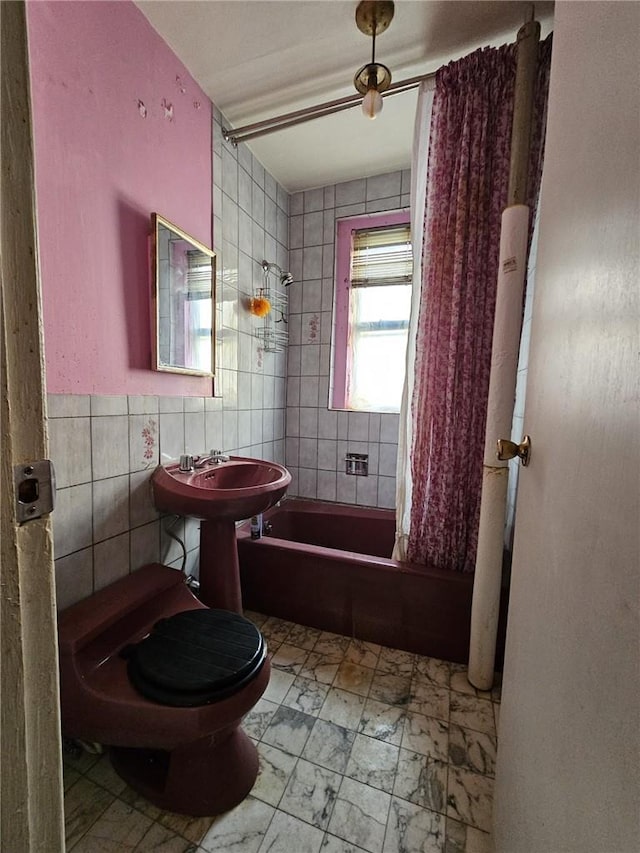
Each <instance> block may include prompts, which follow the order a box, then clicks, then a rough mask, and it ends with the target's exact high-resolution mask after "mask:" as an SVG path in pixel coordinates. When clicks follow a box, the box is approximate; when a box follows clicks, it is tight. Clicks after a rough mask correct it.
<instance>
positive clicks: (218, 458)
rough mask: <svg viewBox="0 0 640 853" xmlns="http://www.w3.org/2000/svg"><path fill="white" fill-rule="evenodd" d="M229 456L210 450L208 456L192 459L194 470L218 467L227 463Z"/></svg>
mask: <svg viewBox="0 0 640 853" xmlns="http://www.w3.org/2000/svg"><path fill="white" fill-rule="evenodd" d="M228 461H229V456H227V455H225V454H224V453H222V451H220V450H210V451H209V455H208V456H197V457H195V459H194V462H193V467H194V468H204V466H205V465H218V464H219V463H220V462H228Z"/></svg>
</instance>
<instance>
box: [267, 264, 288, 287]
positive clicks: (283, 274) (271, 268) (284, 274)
mask: <svg viewBox="0 0 640 853" xmlns="http://www.w3.org/2000/svg"><path fill="white" fill-rule="evenodd" d="M262 269H263V270H264V274H265V276H266V275H267V274H268V273H270V272H275V273H277V274H278V276H279V277H280V284H282V285H283V286H284V287H289V285H290V284H292V283H293V276H292V275H291V273H290V272H288V271H287V270H283V269H282V267H279V266H278V264H273V263H269V261H263V262H262Z"/></svg>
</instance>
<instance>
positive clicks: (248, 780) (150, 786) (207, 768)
mask: <svg viewBox="0 0 640 853" xmlns="http://www.w3.org/2000/svg"><path fill="white" fill-rule="evenodd" d="M217 737H219V733H218V736H217ZM217 737H216V742H215V743H212V738H211V737H206V738H202V739H201V740H197V741H195V742H193V743H190V744H187V745H186V746H181V747H178V748H177V749H174V750H172V751H171V752H166V751H164V750H159V749H137V748H132V747H122V746H113V747H110V748H109V757H110V759H111V763H112V765H113V768H114V770H115V771H116V773H117V774H118V775H119V776H120V777H121V778H122V779H124V781H125V782H127V784H129V785H130V786H131V787H132V788H133V789H134V790H135V791H137V792H138V793H140V794H142V796H143V797H144V798H145V799H147V800H149V802H150V803H153V805H155V806H158V808H160V809H162V810H163V811H170V812H177V813H178V814H186V815H193V816H194V817H201V816H207V817H212V816H213V815H218V814H221V813H222V812H226V811H228V810H229V809H232V808H233V807H234V806H237V805H238V804H239V803H241V802H242V800H244V798H245V797H246V796H247V794H248V793H249V792H250V791H251V789H252V788H253V785H254V782H255V780H256V776H257V775H258V751H257V749H256V747H255V746H254V744H253V743H252V742H251V740H250V739H249V738H248V737H247V735H246V734H245V733H244V732H243V731H242V729H240V728H235V729H234V730H233V731H231V732H230V733H229V735H228V737H225V738H223V739H222V740H221V741H218V740H217Z"/></svg>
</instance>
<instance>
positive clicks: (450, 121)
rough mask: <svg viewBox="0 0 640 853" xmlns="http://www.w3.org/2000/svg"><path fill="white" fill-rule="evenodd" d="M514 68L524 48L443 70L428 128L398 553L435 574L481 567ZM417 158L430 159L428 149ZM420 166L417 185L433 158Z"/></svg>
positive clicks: (543, 81)
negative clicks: (480, 523)
mask: <svg viewBox="0 0 640 853" xmlns="http://www.w3.org/2000/svg"><path fill="white" fill-rule="evenodd" d="M550 52H551V38H550V37H549V38H548V39H547V40H546V41H545V42H543V43H542V44H541V45H540V52H539V71H538V80H537V84H536V94H535V110H534V123H533V124H534V126H533V129H532V146H531V158H530V171H529V192H528V196H529V198H528V201H527V203H528V204H529V207H530V209H531V213H532V217H531V219H532V221H533V214H534V212H535V205H536V202H537V196H538V190H539V185H540V175H541V164H542V146H543V138H544V124H545V121H544V119H545V114H546V92H547V88H548V72H549V65H550ZM515 68H516V46H515V45H506V46H504V47H501V48H484V49H482V50H478V51H475V52H474V53H472V54H471V55H470V56H467V57H465V58H464V59H461V60H459V61H457V62H452V63H450V64H449V65H447V66H445V67H443V68H441V69H440V70H439V71H438V72H437V75H436V85H435V93H434V96H433V107H432V110H431V121H430V123H429V124H427V123H426V122H425V123H423V124H422V126H421V135H422V136H424V137H428V138H429V143H428V153H427V155H426V166H427V185H426V198H425V205H424V217H423V220H422V222H421V223H419V224H418V226H417V228H416V227H415V226H414V230H413V234H414V237H415V235H416V234H418V233H419V234H421V235H423V246H422V253H421V256H420V264H419V265H418V271H417V276H418V278H417V281H416V279H415V278H414V288H415V289H416V290H417V291H418V292H417V293H414V299H415V302H414V305H416V307H417V311H416V312H415V314H417V316H415V315H414V317H412V326H413V327H414V328H415V340H414V341H413V346H412V343H411V340H410V342H409V347H408V349H409V351H410V352H411V356H409V361H412V362H413V370H411V369H410V367H411V365H410V364H408V369H407V378H406V380H405V383H406V387H405V397H404V400H403V403H404V405H403V411H402V412H401V424H402V426H401V437H400V447H399V466H398V484H399V485H398V493H397V497H398V503H397V526H398V535H397V539H396V548H395V551H394V556H396V558H398V559H408V560H409V561H411V562H413V563H417V564H421V565H426V564H428V565H429V566H431V567H435V568H442V569H449V570H457V571H473V569H474V566H475V553H476V546H477V534H478V520H479V512H480V494H481V485H482V448H483V445H484V430H485V422H486V405H487V395H488V386H489V369H490V362H491V342H492V335H493V316H494V309H495V295H496V283H497V277H498V251H499V240H500V217H501V214H502V210H503V209H504V207H505V205H506V200H507V189H508V178H509V156H510V148H511V122H512V115H513V97H514V84H515ZM423 118H424V117H423ZM414 154H415V155H416V156H417V157H422V158H424V157H425V151H424V145H423V149H422V151H420V150H419V146H418V150H416V147H414ZM413 165H414V182H415V173H416V172H417V170H419V169H420V168H424V166H425V162H424V159H423V161H422V162H420V163H417V162H416V163H414V164H413ZM417 189H418V188H417V185H416V190H417ZM414 213H416V214H419V210H418V209H415V210H414ZM410 333H411V326H410ZM411 386H413V387H411Z"/></svg>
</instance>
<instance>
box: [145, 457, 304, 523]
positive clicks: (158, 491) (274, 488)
mask: <svg viewBox="0 0 640 853" xmlns="http://www.w3.org/2000/svg"><path fill="white" fill-rule="evenodd" d="M290 482H291V474H290V473H289V472H288V471H287V469H286V468H284V467H283V466H282V465H278V464H276V463H275V462H265V461H263V460H261V459H247V458H244V457H241V456H232V457H231V459H230V460H229V461H228V462H217V463H215V464H212V465H206V466H205V467H204V468H202V469H199V470H196V471H192V472H190V473H183V472H182V471H180V469H179V466H178V463H177V462H176V463H173V464H171V465H161V466H159V467H158V468H156V470H155V471H154V473H153V476H152V478H151V483H152V489H153V499H154V503H155V505H156V507H157V508H158V509H159V510H161V511H162V512H171V513H176V514H177V515H188V516H191V517H194V518H204V519H213V520H216V519H230V520H233V521H239V520H240V519H242V518H249V517H250V516H252V515H256V514H257V513H259V512H264V511H265V510H267V509H269V507H271V506H273V505H274V504H275V503H277V502H278V501H279V500H280V498H281V497H282V496H283V495H284V493H285V492H286V490H287V486H288V485H289V483H290Z"/></svg>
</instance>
